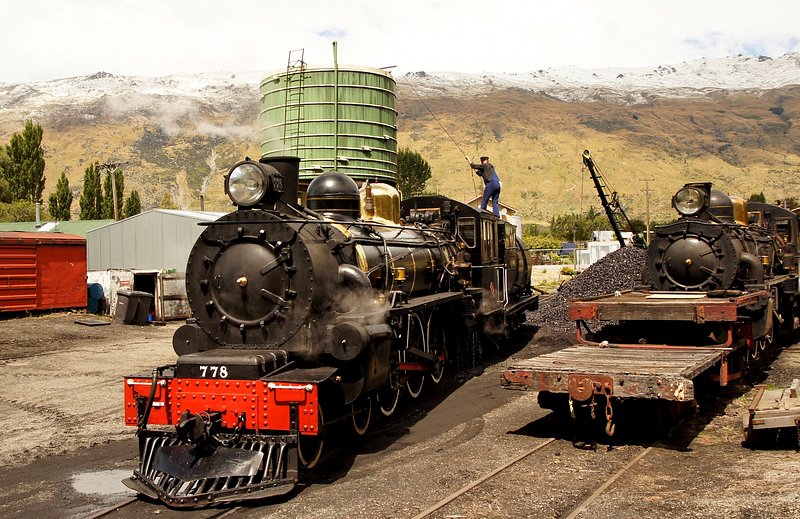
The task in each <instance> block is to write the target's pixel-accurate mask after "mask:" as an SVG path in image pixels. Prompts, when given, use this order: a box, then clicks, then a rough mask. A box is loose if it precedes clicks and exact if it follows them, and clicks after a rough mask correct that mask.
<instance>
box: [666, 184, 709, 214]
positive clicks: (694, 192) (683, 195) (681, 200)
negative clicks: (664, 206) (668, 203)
mask: <svg viewBox="0 0 800 519" xmlns="http://www.w3.org/2000/svg"><path fill="white" fill-rule="evenodd" d="M672 206H673V207H674V208H675V210H676V211H678V213H680V214H681V216H695V215H697V214H699V213H700V212H701V211H702V210H703V209H705V207H706V195H705V193H703V191H701V190H700V189H697V188H696V187H684V188H682V189H681V190H679V191H678V192H677V193H675V196H673V197H672Z"/></svg>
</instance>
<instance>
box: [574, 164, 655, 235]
mask: <svg viewBox="0 0 800 519" xmlns="http://www.w3.org/2000/svg"><path fill="white" fill-rule="evenodd" d="M583 164H584V165H585V166H586V167H587V168H588V169H589V173H590V174H591V176H592V181H593V182H594V187H595V189H596V190H597V195H598V196H599V197H600V204H601V205H602V206H603V210H604V211H605V212H606V216H607V217H608V221H609V223H611V229H612V230H613V231H614V236H616V238H617V241H619V245H620V247H624V246H625V245H626V244H625V238H623V236H622V230H623V229H624V228H625V227H626V226H627V227H628V228H629V229H630V230H631V231H632V232H633V245H634V246H635V247H642V248H644V246H645V243H644V240H642V238H641V237H640V236H639V235H638V234H636V230H635V229H634V228H633V224H632V223H631V221H630V219H628V215H626V214H625V211H623V210H622V207H621V206H620V205H619V200H618V199H617V193H616V191H615V192H611V190H610V189H609V188H608V184H606V181H605V179H604V178H603V175H602V174H601V173H600V170H599V168H598V167H597V165H596V164H595V163H594V159H592V155H591V154H590V153H589V150H583Z"/></svg>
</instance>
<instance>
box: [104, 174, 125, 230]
mask: <svg viewBox="0 0 800 519" xmlns="http://www.w3.org/2000/svg"><path fill="white" fill-rule="evenodd" d="M111 174H112V173H111V171H109V170H108V169H106V176H105V179H104V180H103V201H102V208H103V210H102V217H103V218H108V219H110V218H114V193H113V192H112V183H111ZM113 174H114V184H116V186H115V187H116V191H117V215H119V216H121V215H122V203H123V201H124V198H123V195H124V194H125V172H124V171H123V170H121V169H120V168H114V169H113Z"/></svg>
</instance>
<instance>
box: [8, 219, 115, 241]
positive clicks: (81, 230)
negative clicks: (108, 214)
mask: <svg viewBox="0 0 800 519" xmlns="http://www.w3.org/2000/svg"><path fill="white" fill-rule="evenodd" d="M113 221H114V220H68V221H64V222H43V223H41V224H39V226H38V227H37V226H36V222H11V223H5V222H4V223H0V232H2V231H24V232H60V233H65V234H77V235H78V236H84V237H85V236H86V233H88V232H89V231H91V230H93V229H97V228H99V227H103V226H104V225H107V224H109V223H111V222H113Z"/></svg>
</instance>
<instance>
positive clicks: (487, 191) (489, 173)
mask: <svg viewBox="0 0 800 519" xmlns="http://www.w3.org/2000/svg"><path fill="white" fill-rule="evenodd" d="M467 160H469V158H467ZM469 167H471V168H472V169H474V170H475V174H476V175H478V176H479V177H481V178H482V179H483V183H484V184H485V187H484V188H483V198H482V199H481V209H486V205H487V203H488V202H489V199H490V198H491V199H492V211H493V212H494V214H495V216H500V188H501V184H500V177H498V176H497V171H495V169H494V166H492V164H491V163H490V162H489V157H486V156H483V157H481V163H480V164H473V163H472V162H470V163H469Z"/></svg>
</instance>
